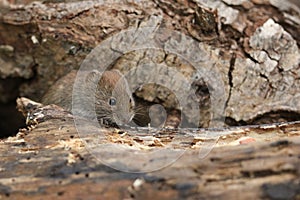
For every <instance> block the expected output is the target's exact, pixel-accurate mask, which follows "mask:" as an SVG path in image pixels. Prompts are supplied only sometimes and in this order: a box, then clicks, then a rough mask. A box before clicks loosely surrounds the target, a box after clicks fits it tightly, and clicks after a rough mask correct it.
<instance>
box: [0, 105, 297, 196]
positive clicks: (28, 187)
mask: <svg viewBox="0 0 300 200" xmlns="http://www.w3.org/2000/svg"><path fill="white" fill-rule="evenodd" d="M23 102H24V101H23ZM31 107H32V108H34V106H31ZM27 108H29V107H28V106H27ZM29 119H30V120H29V121H28V122H30V123H31V124H35V125H34V126H32V128H30V129H29V130H25V129H24V130H21V131H20V132H19V134H18V135H17V136H16V137H10V138H8V139H5V140H2V141H1V143H0V153H1V158H0V159H1V172H0V186H1V187H0V195H1V196H0V197H1V199H153V198H154V197H155V198H156V199H299V198H300V187H299V184H300V159H299V158H300V137H299V135H300V123H299V122H295V123H292V124H281V125H280V126H273V128H271V127H270V126H269V128H267V127H264V128H262V127H259V126H256V127H252V128H250V127H249V128H242V127H240V128H232V129H230V131H229V129H227V130H223V133H224V134H226V132H227V137H223V138H220V140H219V141H218V144H217V145H216V147H215V148H213V149H212V151H211V152H210V153H209V154H208V156H206V157H205V158H204V159H200V158H199V157H198V156H199V147H201V146H202V145H197V142H199V141H200V139H199V138H200V136H201V131H198V132H197V134H194V136H195V138H194V140H192V142H191V143H188V144H186V137H183V136H181V135H180V134H176V131H175V132H174V131H170V132H169V134H167V133H166V132H165V134H164V135H163V136H162V137H158V135H156V136H155V137H157V138H159V139H161V141H163V140H162V138H163V137H167V136H170V135H171V136H174V135H175V136H176V135H177V137H178V138H177V140H178V141H179V140H181V146H177V148H180V149H185V150H186V152H185V153H184V154H183V155H182V156H181V157H180V158H179V159H178V160H176V161H175V162H172V163H170V165H169V166H167V167H164V168H162V169H160V170H157V171H149V172H144V173H126V172H122V171H118V170H114V169H112V168H110V167H108V166H105V165H104V164H102V163H101V162H99V160H97V159H96V158H95V157H94V155H93V154H91V152H89V151H88V150H87V149H86V148H85V145H84V143H83V141H84V140H85V139H93V138H95V135H93V132H94V131H95V133H96V130H97V129H96V128H95V127H93V126H90V125H88V124H87V125H86V126H87V127H88V130H89V131H90V133H91V134H90V135H87V137H90V138H83V137H79V135H78V132H77V130H76V127H75V126H74V119H73V116H72V115H70V114H68V113H66V112H65V111H63V110H61V109H60V108H58V107H56V106H48V107H42V108H36V109H31V111H30V114H29ZM103 131H104V132H105V134H107V136H109V137H107V138H108V139H107V143H114V142H115V143H116V144H117V143H118V144H119V145H121V146H122V145H124V146H126V145H129V144H130V141H136V143H132V147H136V148H137V149H138V148H140V147H141V146H143V145H144V147H146V146H147V145H148V147H149V149H147V148H142V149H141V150H140V151H145V152H147V151H151V149H152V150H153V149H154V148H155V149H157V148H161V146H160V145H155V143H154V145H153V144H149V143H148V144H147V143H143V141H142V139H141V140H134V139H133V138H136V137H138V135H134V134H133V135H130V132H128V135H122V134H119V133H118V132H117V131H116V130H113V129H103ZM202 131H203V130H202ZM213 132H214V131H211V133H213ZM229 132H230V133H229ZM186 133H189V131H188V130H187V131H186ZM140 135H142V132H141V131H140ZM245 135H248V136H252V137H255V138H256V139H257V141H256V142H252V143H249V144H247V145H239V144H238V143H232V141H235V140H237V139H238V138H240V137H244V136H245ZM149 136H151V137H152V136H153V135H149ZM197 137H198V139H197ZM141 138H142V137H141ZM259 138H260V139H259ZM121 141H122V143H121ZM166 141H167V140H165V142H164V141H163V142H162V143H165V144H166V143H167V142H168V141H167V142H166ZM204 142H205V141H204ZM138 143H139V145H138ZM219 144H221V145H219ZM112 153H113V152H112ZM124 156H126V152H125V154H124ZM167 157H168V155H166V157H165V159H167ZM163 161H164V160H163V159H162V158H161V157H160V158H159V159H158V158H157V159H152V160H151V163H157V164H160V163H161V162H163ZM129 162H139V161H138V160H134V159H132V160H130V161H129ZM151 163H146V164H151ZM119 164H120V166H121V165H122V164H126V163H122V162H120V163H119Z"/></svg>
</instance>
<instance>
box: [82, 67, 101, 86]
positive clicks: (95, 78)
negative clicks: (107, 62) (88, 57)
mask: <svg viewBox="0 0 300 200" xmlns="http://www.w3.org/2000/svg"><path fill="white" fill-rule="evenodd" d="M99 79H100V72H99V71H97V70H92V71H90V72H88V73H87V75H86V77H85V81H86V83H88V84H95V85H97V83H98V82H99Z"/></svg>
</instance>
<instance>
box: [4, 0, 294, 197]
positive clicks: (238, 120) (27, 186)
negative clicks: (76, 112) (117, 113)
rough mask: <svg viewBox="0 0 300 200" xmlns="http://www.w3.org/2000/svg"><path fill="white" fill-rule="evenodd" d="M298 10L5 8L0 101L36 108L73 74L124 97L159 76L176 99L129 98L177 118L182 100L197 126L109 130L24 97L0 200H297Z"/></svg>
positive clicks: (215, 4) (290, 5)
mask: <svg viewBox="0 0 300 200" xmlns="http://www.w3.org/2000/svg"><path fill="white" fill-rule="evenodd" d="M24 2H25V1H24ZM24 2H23V3H24ZM28 2H30V1H28ZM295 5H297V6H295ZM299 10H300V9H299V4H298V2H297V1H293V0H291V1H287V2H283V1H276V0H251V1H250V0H249V1H231V0H220V1H206V0H195V1H193V0H181V1H166V0H153V1H147V2H141V1H110V4H108V3H107V2H106V3H103V2H102V1H84V2H80V1H78V2H76V1H63V2H61V3H57V2H56V1H54V0H53V1H48V2H45V3H41V2H33V3H29V4H25V3H24V4H19V5H17V4H12V2H11V1H10V2H6V1H0V11H1V12H0V64H1V68H0V77H1V81H0V91H1V96H0V101H1V103H7V102H12V101H14V99H15V98H16V97H17V96H27V97H30V98H31V99H33V100H35V101H39V100H40V97H41V96H42V95H43V94H44V93H45V91H47V89H48V87H49V86H50V85H52V84H53V83H54V82H55V81H56V80H57V79H58V78H59V77H61V76H62V75H64V74H66V73H68V72H69V71H70V70H72V69H81V67H82V65H84V64H91V67H90V68H93V67H95V66H93V64H96V65H97V64H99V63H101V64H103V66H102V68H101V69H100V70H102V69H104V68H107V69H111V68H114V69H119V70H120V71H122V73H124V74H125V75H126V77H127V78H128V81H129V83H130V84H131V86H132V89H136V87H137V85H139V84H140V83H142V80H147V81H149V82H151V81H153V80H156V79H153V78H156V77H158V76H153V74H154V75H159V74H167V75H168V76H167V77H171V78H170V79H167V80H168V81H166V82H167V83H168V84H170V85H171V86H172V87H171V86H170V87H160V86H157V85H151V84H150V85H147V86H145V87H143V88H141V89H140V88H139V89H137V90H136V91H134V90H133V91H134V93H135V97H136V98H137V99H139V100H140V101H141V102H142V101H148V102H150V103H154V104H157V103H159V104H162V105H163V106H164V107H165V108H166V109H167V110H168V109H170V110H171V111H174V109H175V110H180V109H179V108H180V107H182V106H181V105H180V104H179V103H178V101H176V97H177V96H176V94H178V93H180V92H181V93H182V94H185V95H186V96H183V97H185V98H183V100H182V101H181V102H186V103H187V104H186V108H188V109H186V110H184V111H183V115H184V118H185V119H184V120H186V121H187V124H189V125H191V126H192V127H193V128H187V127H179V128H177V129H176V128H175V129H174V128H164V129H155V128H151V127H150V128H148V127H146V128H142V127H139V128H131V127H127V129H121V130H119V129H107V128H103V127H99V125H98V124H97V123H95V122H93V121H85V120H84V119H80V118H77V117H75V116H73V115H72V114H71V113H68V112H66V111H64V110H63V109H62V108H59V107H57V106H55V105H48V106H46V105H41V104H39V103H36V102H33V101H30V100H28V99H26V98H20V99H18V107H19V109H20V111H21V112H22V113H23V115H24V116H25V118H26V122H27V127H26V128H24V129H21V130H20V131H19V132H18V134H17V135H16V136H13V137H9V138H4V139H1V141H0V152H1V155H3V156H2V157H1V165H0V169H1V170H0V195H1V196H0V198H2V199H29V198H30V199H53V198H61V199H70V198H71V199H76V198H77V199H86V198H91V199H104V198H105V199H108V198H109V199H142V198H143V199H150V198H153V197H154V196H155V197H157V198H158V199H228V198H230V199H236V198H238V199H242V198H243V199H244V198H249V199H299V198H300V190H299V183H300V180H299V177H300V176H299V169H300V168H299V166H300V165H299V157H300V152H299V151H300V150H299V145H300V139H299V133H300V132H299V130H300V122H299V121H296V120H299V114H300V109H299V106H300V104H299V99H298V98H299V88H300V87H299V84H300V82H299V80H300V79H299V60H300V59H299V58H300V57H299V48H298V45H299V41H300V38H299V34H298V33H299V26H300V20H299V13H300V11H299ZM126 31H127V32H126ZM130 31H131V32H130ZM147 31H148V32H147ZM120 33H122V34H121V35H120ZM120 36H122V37H120ZM133 36H134V38H135V39H136V40H132V38H133ZM144 41H147V42H148V43H145V42H144ZM134 42H136V43H134ZM144 44H146V47H149V46H150V47H153V46H151V45H154V44H155V45H157V46H155V47H158V49H155V48H145V46H143V45H144ZM134 45H136V46H134ZM139 45H140V46H139ZM147 45H148V46H147ZM128 46H134V47H135V48H137V49H138V50H136V49H133V50H132V49H130V48H128ZM97 47H100V48H97ZM101 47H104V48H102V49H101ZM139 47H142V48H139ZM93 53H95V54H94V55H97V56H96V57H94V58H96V59H94V60H93V59H87V58H90V57H88V55H93ZM195 55H196V56H195ZM103 56H104V57H103ZM85 59H87V60H88V61H86V62H84V60H85ZM140 67H142V69H150V72H151V73H150V72H149V71H147V70H138V69H139V68H140ZM143 67H146V68H143ZM147 67H148V68H147ZM174 69H176V70H177V71H179V72H180V73H181V74H182V76H177V75H176V74H175V73H174ZM151 70H152V71H151ZM199 72H200V73H199ZM134 75H137V76H134ZM8 80H9V81H12V82H13V87H11V88H8V87H7V81H8ZM161 80H164V77H162V79H159V80H156V81H158V83H161V82H159V81H161ZM187 83H188V84H189V86H191V87H189V86H188V87H185V89H182V88H181V86H182V85H184V84H187ZM167 86H168V85H167ZM184 86H185V85H184ZM16 88H17V89H16ZM186 88H189V89H191V90H193V91H195V95H194V96H193V98H186V97H189V93H188V92H189V90H187V89H186ZM17 90H18V91H19V92H16V91H17ZM179 96H180V95H179ZM178 99H179V98H177V100H178ZM185 100H186V101H185ZM179 102H180V101H179ZM195 102H197V105H199V106H198V107H196V109H193V108H194V107H193V103H195ZM168 111H169V110H168ZM175 113H176V112H175ZM175 116H176V115H175ZM199 116H201V117H200V120H199V121H198V120H197V121H196V123H194V122H195V121H194V119H198V117H199ZM224 120H225V121H224ZM274 120H275V121H276V122H279V123H272V122H274ZM175 121H176V120H175ZM286 121H292V122H286ZM74 122H75V123H74ZM224 123H225V125H232V124H234V125H241V124H245V125H248V124H261V123H267V124H266V125H253V126H238V127H233V128H224V127H222V126H221V125H224ZM220 124H221V125H220ZM198 126H199V127H207V128H208V129H205V128H200V129H198Z"/></svg>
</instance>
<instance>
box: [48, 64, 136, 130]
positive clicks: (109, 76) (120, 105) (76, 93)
mask: <svg viewBox="0 0 300 200" xmlns="http://www.w3.org/2000/svg"><path fill="white" fill-rule="evenodd" d="M76 75H77V71H75V70H73V71H71V72H69V73H68V74H67V75H65V76H64V77H62V78H61V79H59V80H58V81H57V82H56V83H55V84H54V85H53V86H51V87H50V89H49V90H48V92H47V93H46V94H45V95H44V97H43V98H42V103H43V104H45V105H47V104H56V105H58V106H60V107H62V108H64V109H65V110H68V111H72V110H73V111H74V107H73V109H72V104H73V106H74V105H75V112H76V114H77V115H79V116H81V117H84V118H87V119H91V118H93V116H96V117H97V120H98V121H99V122H100V123H101V124H104V125H108V126H116V125H117V124H126V123H128V122H130V121H131V119H132V118H133V116H134V106H135V102H134V99H133V97H132V93H131V91H130V89H129V86H128V83H127V81H126V79H125V77H124V76H123V75H122V74H121V73H120V72H119V71H118V70H110V71H105V72H103V73H102V74H101V73H100V72H98V71H96V70H93V71H85V72H80V73H78V75H79V76H77V78H78V79H76ZM75 79H76V84H75V85H74V83H75ZM73 114H74V113H73Z"/></svg>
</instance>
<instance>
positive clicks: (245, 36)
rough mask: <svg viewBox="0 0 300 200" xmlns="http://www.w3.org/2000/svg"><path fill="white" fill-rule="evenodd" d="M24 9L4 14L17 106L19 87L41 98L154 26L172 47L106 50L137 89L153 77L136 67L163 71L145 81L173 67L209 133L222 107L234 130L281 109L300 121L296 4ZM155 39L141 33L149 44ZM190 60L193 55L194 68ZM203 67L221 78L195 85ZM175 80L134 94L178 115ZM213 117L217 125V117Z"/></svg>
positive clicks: (0, 73)
mask: <svg viewBox="0 0 300 200" xmlns="http://www.w3.org/2000/svg"><path fill="white" fill-rule="evenodd" d="M24 2H25V3H26V2H27V3H28V4H27V5H22V4H21V5H9V4H8V3H6V4H4V5H6V6H2V7H3V12H1V14H0V22H1V23H0V62H1V66H2V67H1V70H0V77H1V78H2V79H4V80H6V79H8V78H13V80H15V79H16V80H15V82H14V87H13V88H7V87H5V84H4V83H3V84H0V91H4V92H3V95H1V97H0V100H1V101H2V102H7V101H14V98H16V94H14V93H12V92H11V91H15V89H14V88H18V89H19V91H20V92H19V95H21V96H27V97H30V98H32V99H34V100H39V98H40V97H41V96H42V95H43V94H44V93H45V91H46V90H47V88H48V87H49V86H50V85H51V84H52V83H53V82H54V81H55V80H57V79H58V78H59V77H60V76H62V75H63V74H66V73H67V72H69V71H70V70H71V69H78V68H79V67H80V64H81V63H82V61H83V59H84V58H85V57H86V56H87V55H88V54H89V53H90V52H91V50H92V49H94V48H95V47H96V46H97V45H99V44H102V43H101V42H103V41H105V39H107V38H111V37H112V35H114V34H118V33H120V32H122V31H124V30H128V29H131V30H135V31H136V32H138V31H140V30H141V29H142V28H144V27H156V28H157V29H154V30H153V32H152V33H155V31H158V30H160V29H163V28H164V29H165V30H169V31H166V32H165V34H166V35H161V36H162V37H160V38H159V37H158V39H160V40H159V41H163V44H164V45H165V46H162V47H161V49H159V50H157V51H153V49H152V50H151V49H150V50H149V49H147V48H144V49H139V51H133V52H126V48H125V47H124V46H126V45H127V46H130V45H131V43H130V42H129V43H127V41H118V40H116V41H112V42H111V43H110V44H109V45H108V48H107V49H109V50H112V49H114V50H116V49H117V50H118V51H117V52H119V53H120V57H119V58H118V59H117V60H116V62H113V66H110V67H111V68H118V69H120V70H122V72H124V73H127V72H128V71H130V70H132V71H131V73H133V74H134V75H135V76H131V78H132V80H131V81H130V82H131V83H139V81H138V79H139V78H141V77H142V79H143V80H152V79H151V78H153V77H148V76H146V75H145V73H140V71H139V70H136V69H135V67H136V68H137V67H143V66H144V65H147V66H148V67H153V66H160V67H159V68H158V69H156V70H154V71H152V73H147V74H148V75H149V74H163V73H164V70H166V69H172V68H173V67H174V68H175V69H176V70H179V71H180V72H182V73H183V75H184V77H186V79H187V80H190V81H191V82H193V83H194V84H193V85H194V86H195V89H196V91H198V92H199V94H197V95H198V96H197V98H198V99H197V101H199V102H200V104H201V109H200V110H201V111H200V113H199V112H198V111H195V110H193V109H189V110H187V111H186V113H185V115H186V118H187V120H188V121H189V122H190V121H192V119H194V118H195V117H196V116H197V115H201V116H202V118H203V121H201V122H200V123H199V126H202V127H207V126H208V124H209V120H210V119H206V116H210V115H208V114H207V113H209V112H212V109H215V108H218V107H224V108H225V112H224V115H225V117H227V118H228V119H229V120H231V121H232V122H233V123H237V124H238V123H240V122H245V123H253V122H254V123H256V122H257V123H261V121H258V120H257V119H261V117H262V116H264V115H266V116H267V118H268V117H270V115H269V114H270V113H271V114H272V113H274V112H275V113H279V114H281V112H282V111H283V112H289V114H290V116H292V117H291V118H292V120H295V118H297V117H298V116H299V113H300V104H299V102H300V101H299V95H298V94H299V88H300V82H299V80H300V79H299V60H300V59H299V58H300V54H299V50H298V46H297V44H299V41H300V38H299V34H298V33H299V30H300V25H299V24H300V17H299V12H300V11H299V7H298V6H297V2H296V5H295V1H287V2H285V1H276V0H248V1H236V2H235V1H230V0H219V1H206V0H191V1H187V0H185V1H165V0H154V1H132V2H130V3H129V2H127V1H84V2H81V1H74V2H69V1H65V2H63V3H57V1H47V2H46V3H41V2H35V3H30V4H29V2H31V1H24ZM51 2H52V3H51ZM175 31H178V32H179V33H180V34H183V35H185V36H187V37H190V39H192V41H194V42H196V43H197V42H199V44H198V45H196V47H195V46H194V45H193V44H191V43H190V40H186V38H185V37H174V35H172V34H173V33H174V32H175ZM158 32H159V31H158ZM151 35H152V34H145V35H144V36H145V38H143V39H144V40H143V42H144V43H145V44H147V41H149V40H150V38H148V37H150V36H151ZM172 36H173V37H172ZM145 41H146V42H145ZM140 42H141V41H140ZM168 45H169V47H172V48H173V50H175V49H176V48H178V47H179V50H182V53H183V56H182V57H180V56H178V55H174V54H172V53H170V51H169V50H170V49H169V50H168V48H167V46H168ZM170 45H171V46H170ZM172 45H173V46H172ZM177 50H178V49H177ZM115 53H116V51H115ZM108 55H110V54H104V57H100V58H99V59H100V60H101V63H103V62H104V63H109V62H111V61H112V60H111V57H109V56H108ZM195 55H197V56H195ZM189 56H190V57H192V58H195V57H196V60H194V65H193V66H192V65H191V63H189V62H190V59H191V58H190V57H189ZM197 67H200V68H202V69H204V70H206V71H208V72H212V71H214V72H213V73H211V75H210V76H212V77H210V78H211V79H212V80H211V81H210V82H209V81H208V82H206V83H205V84H203V83H201V80H200V81H195V80H194V79H193V78H194V77H195V74H196V71H197ZM202 75H203V74H202ZM204 76H205V77H208V76H209V74H204ZM169 77H172V76H171V75H170V74H169ZM205 81H207V80H205ZM217 81H219V83H222V84H217ZM169 82H172V83H173V82H174V84H172V85H173V87H172V88H161V87H158V86H145V88H144V89H143V90H141V91H136V92H135V93H136V95H137V96H138V97H141V98H142V99H144V100H147V101H150V102H155V103H161V104H163V105H164V106H165V107H166V108H178V107H179V105H178V104H176V101H175V100H174V93H172V92H170V90H175V91H176V90H179V91H180V90H182V88H180V85H181V84H180V82H179V81H178V80H177V77H175V78H174V79H171V80H170V81H169ZM209 88H210V89H209ZM207 92H210V95H212V93H213V92H216V93H217V94H218V97H220V99H221V101H220V103H219V105H215V104H213V102H209V100H211V99H214V98H215V97H211V98H210V99H209V98H207V95H208V94H207ZM203 94H204V95H203ZM203 96H204V97H203ZM211 104H213V105H211ZM213 116H214V117H216V118H218V117H219V113H218V114H216V115H213ZM207 118H209V117H207ZM276 119H277V118H276ZM269 121H270V120H269Z"/></svg>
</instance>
